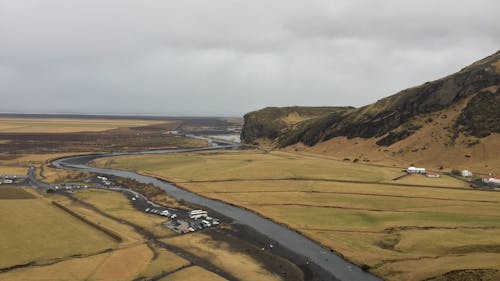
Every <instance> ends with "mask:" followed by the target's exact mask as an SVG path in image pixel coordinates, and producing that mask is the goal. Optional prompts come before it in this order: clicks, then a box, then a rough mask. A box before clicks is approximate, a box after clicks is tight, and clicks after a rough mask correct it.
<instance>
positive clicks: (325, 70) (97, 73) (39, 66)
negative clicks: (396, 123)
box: [0, 0, 500, 116]
mask: <svg viewBox="0 0 500 281" xmlns="http://www.w3.org/2000/svg"><path fill="white" fill-rule="evenodd" d="M499 14H500V1H498V0H475V1H465V0H460V1H457V0H439V1H436V0H415V1H413V0H376V1H374V0H330V1H327V0H325V1H321V0H311V1H296V0H273V1H268V0H266V1H264V0H252V1H240V0H211V1H206V0H200V1H192V0H182V1H173V0H144V1H137V0H105V1H103V0H44V1H40V0H31V1H30V0H0V112H11V113H76V114H141V115H163V116H242V115H243V114H245V113H246V112H249V111H253V110H256V109H259V108H263V107H267V106H291V105H303V106H345V105H351V106H356V107H358V106H363V105H366V104H369V103H372V102H374V101H376V100H378V99H380V98H382V97H385V96H388V95H392V94H394V93H396V92H398V91H400V90H403V89H405V88H408V87H411V86H415V85H419V84H422V83H425V82H427V81H432V80H435V79H438V78H440V77H442V76H445V75H448V74H451V73H453V72H456V71H458V70H460V69H461V68H463V67H465V66H467V65H469V64H471V63H472V62H474V61H476V60H479V59H481V58H484V57H486V56H488V55H490V54H493V53H494V52H496V51H498V50H499V49H500V17H499V16H498V15H499Z"/></svg>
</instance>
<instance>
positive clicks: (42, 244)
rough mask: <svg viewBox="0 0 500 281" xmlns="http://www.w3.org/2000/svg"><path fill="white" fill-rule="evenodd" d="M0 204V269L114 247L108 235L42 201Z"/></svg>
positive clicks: (19, 201)
mask: <svg viewBox="0 0 500 281" xmlns="http://www.w3.org/2000/svg"><path fill="white" fill-rule="evenodd" d="M0 201H1V202H0V218H2V231H1V232H0V253H1V254H0V268H5V267H10V266H14V265H19V264H26V263H30V262H33V263H36V264H43V263H46V262H48V261H51V260H57V259H59V258H65V257H68V256H71V255H75V254H81V255H88V254H94V253H96V252H99V251H103V250H105V249H108V248H111V247H114V245H115V243H114V241H113V240H111V239H110V238H108V236H106V235H104V234H103V233H101V232H100V231H98V230H96V229H94V228H92V227H90V226H89V225H87V224H85V223H83V222H81V221H80V220H78V219H75V218H74V217H72V216H70V215H68V214H67V213H65V212H63V211H61V210H60V209H57V208H56V207H54V206H52V205H51V204H50V202H48V201H46V200H44V199H39V198H38V199H20V200H15V199H9V200H0Z"/></svg>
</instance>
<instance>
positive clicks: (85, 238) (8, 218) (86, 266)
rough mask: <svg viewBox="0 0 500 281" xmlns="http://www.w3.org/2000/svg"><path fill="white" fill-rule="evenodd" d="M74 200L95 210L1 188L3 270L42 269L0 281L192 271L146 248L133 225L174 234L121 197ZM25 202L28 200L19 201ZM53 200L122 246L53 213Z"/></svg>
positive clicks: (99, 194)
mask: <svg viewBox="0 0 500 281" xmlns="http://www.w3.org/2000/svg"><path fill="white" fill-rule="evenodd" d="M28 196H29V197H30V198H32V199H27V197H28ZM74 196H75V197H76V198H79V199H82V200H83V201H84V202H85V203H87V204H91V205H85V204H81V203H79V202H78V201H74V200H72V199H70V198H68V197H65V196H62V195H44V194H41V193H38V192H37V191H32V190H30V189H27V190H24V189H21V188H14V187H12V188H9V189H7V188H0V217H2V218H3V219H2V231H1V232H0V268H6V267H9V266H14V265H21V264H27V263H29V262H34V263H35V264H36V265H39V266H30V265H28V266H24V267H21V268H17V269H13V270H9V271H7V272H4V273H0V280H9V281H11V280H14V281H17V280H19V281H24V280H102V281H115V280H150V279H151V278H155V277H156V276H158V275H160V274H163V273H165V272H170V271H175V270H177V269H179V268H182V267H184V266H187V265H189V262H188V261H186V260H185V259H183V258H180V257H178V256H177V255H175V254H173V253H172V252H169V251H168V250H166V249H163V248H159V247H158V246H156V245H154V244H151V245H148V244H146V243H145V238H144V237H143V236H142V234H140V233H138V232H137V231H136V229H135V228H134V227H132V226H130V225H128V224H129V223H133V224H134V225H138V226H140V227H143V229H145V230H148V231H150V232H152V233H154V234H155V235H158V236H160V237H169V236H171V235H172V233H171V232H170V230H168V229H166V228H165V229H160V228H159V226H158V224H159V222H160V221H163V220H162V219H160V218H158V217H157V216H149V215H146V214H143V213H142V212H140V211H136V210H135V209H134V208H132V206H131V205H130V203H128V199H127V198H126V197H125V196H123V195H122V194H120V193H116V192H110V191H99V190H90V191H88V190H85V191H82V192H80V193H77V194H76V195H74ZM21 197H22V198H26V199H14V198H21ZM5 198H8V199H5ZM51 200H54V201H56V202H58V203H60V204H62V205H63V206H65V207H66V208H69V209H70V210H71V211H72V212H75V213H77V214H78V215H79V216H82V217H84V218H85V219H86V220H88V221H90V222H92V223H94V224H96V225H99V226H101V227H103V228H105V229H106V230H107V231H110V232H112V233H116V234H118V235H119V236H120V237H121V238H122V239H123V241H122V242H121V243H116V242H114V240H112V239H111V238H109V237H108V236H107V235H106V234H105V233H103V232H101V231H99V230H97V229H95V228H93V227H92V226H90V225H88V224H86V223H84V222H82V221H81V220H78V219H76V218H75V217H73V216H71V215H70V214H68V213H67V212H65V211H63V210H61V209H59V208H56V207H54V206H53V205H52V204H51V203H50V202H51ZM89 206H93V207H92V208H91V207H89ZM94 207H95V208H97V209H93V208H94ZM101 212H102V213H101ZM104 214H105V215H104ZM107 216H111V217H107ZM124 222H125V223H124ZM148 243H149V242H148ZM106 249H107V250H106ZM194 273H196V272H193V273H192V274H194ZM198 273H199V274H203V275H192V278H198V280H199V278H200V277H201V276H204V275H206V274H209V275H210V273H209V272H208V271H200V272H198ZM198 273H197V274H198Z"/></svg>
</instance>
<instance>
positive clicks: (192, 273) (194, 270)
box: [159, 266, 227, 281]
mask: <svg viewBox="0 0 500 281" xmlns="http://www.w3.org/2000/svg"><path fill="white" fill-rule="evenodd" d="M200 277H201V278H203V281H225V280H227V279H225V278H222V277H220V276H219V275H217V274H214V273H212V272H210V271H207V270H205V269H203V268H201V267H199V266H190V267H188V268H185V269H182V270H179V271H177V272H174V273H172V274H171V275H168V276H166V277H164V278H162V279H160V280H159V281H198V280H200Z"/></svg>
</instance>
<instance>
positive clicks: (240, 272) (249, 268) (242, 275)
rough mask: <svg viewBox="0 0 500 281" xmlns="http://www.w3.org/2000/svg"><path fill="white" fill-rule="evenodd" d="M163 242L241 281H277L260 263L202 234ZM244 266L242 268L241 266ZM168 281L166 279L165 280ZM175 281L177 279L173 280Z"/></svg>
mask: <svg viewBox="0 0 500 281" xmlns="http://www.w3.org/2000/svg"><path fill="white" fill-rule="evenodd" d="M162 241H163V242H165V243H167V244H169V245H172V246H176V247H179V248H182V249H183V250H184V251H187V252H189V253H190V254H192V255H195V256H197V257H199V258H203V259H207V260H209V261H210V263H212V264H213V265H215V266H217V267H219V268H221V269H222V270H224V271H225V272H227V273H229V274H231V275H232V276H237V278H238V279H239V280H241V281H247V280H248V281H253V280H262V281H277V280H282V279H281V278H280V277H279V276H277V275H275V274H273V273H272V272H270V271H268V270H266V269H265V268H264V267H263V265H262V263H261V262H260V261H257V260H255V259H254V258H253V257H252V256H250V255H248V254H246V253H242V252H241V251H238V250H235V249H232V248H231V245H230V244H228V243H226V242H221V241H214V240H212V239H211V238H210V236H207V235H205V234H202V233H192V234H190V235H182V236H178V237H175V238H170V239H164V240H162ZM242 265H244V266H242ZM167 280H168V279H167ZM174 280H177V279H174Z"/></svg>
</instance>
